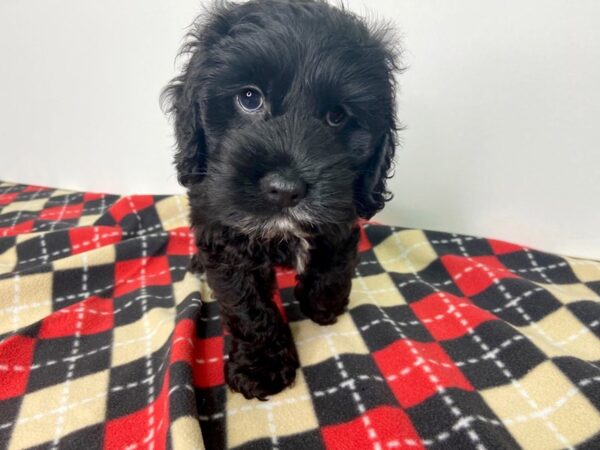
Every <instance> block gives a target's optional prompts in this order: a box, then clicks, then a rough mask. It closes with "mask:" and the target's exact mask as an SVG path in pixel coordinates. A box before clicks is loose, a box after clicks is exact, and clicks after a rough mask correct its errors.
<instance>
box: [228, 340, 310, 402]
mask: <svg viewBox="0 0 600 450" xmlns="http://www.w3.org/2000/svg"><path fill="white" fill-rule="evenodd" d="M236 347H237V348H234V349H232V351H231V352H230V353H229V361H228V362H227V364H226V366H225V379H226V381H227V384H228V385H229V387H230V388H231V390H233V391H235V392H239V393H240V394H242V395H243V396H244V397H246V398H247V399H251V398H257V399H259V400H262V401H265V400H267V397H268V396H269V395H273V394H277V393H278V392H281V391H282V390H283V389H285V388H286V387H288V386H290V385H291V384H292V383H293V382H294V380H295V379H296V370H297V369H298V367H299V363H298V354H297V353H296V348H295V347H294V345H293V344H292V343H290V345H289V346H287V347H284V348H279V349H274V348H269V347H263V348H260V349H256V348H251V346H250V345H238V346H236Z"/></svg>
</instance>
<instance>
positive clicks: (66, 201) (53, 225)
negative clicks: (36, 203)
mask: <svg viewBox="0 0 600 450" xmlns="http://www.w3.org/2000/svg"><path fill="white" fill-rule="evenodd" d="M73 194H74V193H73ZM73 194H66V195H65V196H64V199H63V207H62V208H61V210H60V214H59V216H58V217H57V218H56V220H53V221H52V222H50V229H49V230H48V231H54V229H55V228H56V225H58V224H59V223H60V222H61V220H62V218H63V216H64V215H65V212H67V206H69V198H70V197H71V195H73Z"/></svg>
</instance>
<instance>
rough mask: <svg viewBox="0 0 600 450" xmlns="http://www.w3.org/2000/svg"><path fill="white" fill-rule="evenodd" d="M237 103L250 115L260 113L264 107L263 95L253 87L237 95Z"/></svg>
mask: <svg viewBox="0 0 600 450" xmlns="http://www.w3.org/2000/svg"><path fill="white" fill-rule="evenodd" d="M237 102H238V104H239V105H240V107H241V108H242V109H243V110H244V111H245V112H248V113H255V112H257V111H260V110H261V109H262V107H263V105H264V99H263V95H262V93H261V92H260V91H259V90H258V89H256V88H253V87H248V88H244V90H242V92H240V93H239V94H238V95H237Z"/></svg>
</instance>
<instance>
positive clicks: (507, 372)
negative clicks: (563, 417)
mask: <svg viewBox="0 0 600 450" xmlns="http://www.w3.org/2000/svg"><path fill="white" fill-rule="evenodd" d="M454 236H455V237H456V238H457V239H459V238H458V236H457V235H454ZM459 249H460V251H461V253H462V255H463V256H464V257H466V258H467V259H468V260H469V261H471V262H473V263H476V261H474V260H473V259H472V257H471V256H470V255H469V254H468V252H467V251H466V249H465V248H464V246H463V245H462V243H461V244H460V245H459ZM481 266H482V269H483V270H484V271H485V272H486V274H487V275H488V276H489V277H490V279H491V280H492V282H493V284H494V285H495V286H496V287H497V288H498V290H499V291H500V292H501V293H502V295H503V296H504V298H505V299H506V300H508V301H511V300H513V298H512V295H511V294H510V293H509V292H508V291H507V290H506V288H505V287H504V286H503V285H502V284H501V283H500V281H499V279H498V278H497V277H496V276H495V274H494V273H493V272H492V271H491V269H489V268H488V267H487V266H485V265H483V264H482V265H481ZM415 275H416V276H418V277H420V276H419V275H418V274H416V273H415ZM439 293H440V296H441V297H442V301H444V303H446V304H448V303H450V300H449V299H448V298H447V296H446V295H445V293H443V292H442V291H439ZM455 316H456V318H457V319H458V320H459V321H460V323H461V324H462V325H463V326H464V327H465V328H466V329H467V333H468V334H469V335H470V336H471V337H472V339H473V340H474V341H475V342H476V343H477V344H478V345H479V346H480V347H481V348H482V350H485V351H488V352H489V350H490V349H489V346H488V345H487V344H486V343H485V342H484V340H483V339H482V338H481V337H480V336H479V335H478V334H477V333H475V330H474V329H473V327H471V326H470V325H469V323H468V321H467V320H466V319H464V318H463V317H462V316H461V314H460V312H459V310H458V309H456V312H455ZM492 360H493V361H494V364H495V365H496V366H497V367H498V369H499V370H500V372H501V373H502V374H503V375H504V376H505V377H506V378H507V380H508V381H509V382H510V383H511V384H512V386H513V387H514V388H515V389H516V390H517V392H518V393H519V394H520V395H521V397H523V399H524V400H525V401H526V402H527V404H529V406H530V407H531V408H532V409H534V410H535V411H538V410H539V405H538V403H537V402H536V401H535V400H534V399H533V398H531V396H530V395H529V393H528V392H527V390H526V389H525V388H524V387H523V385H522V384H521V382H520V381H519V380H518V379H517V378H516V377H514V376H513V374H512V372H511V371H510V370H509V369H508V368H507V367H506V365H505V364H504V363H503V362H502V361H501V360H500V359H499V358H497V357H496V355H495V354H494V355H493V357H492ZM544 425H546V427H547V428H548V429H549V430H550V431H551V432H552V433H553V434H554V436H555V437H556V438H557V439H558V440H559V441H560V442H561V443H562V444H563V445H568V444H569V443H568V440H567V439H566V438H565V436H564V435H562V433H560V431H559V430H558V428H557V427H556V425H555V424H554V423H553V422H552V421H550V420H547V419H546V420H544Z"/></svg>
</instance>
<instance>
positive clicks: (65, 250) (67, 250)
mask: <svg viewBox="0 0 600 450" xmlns="http://www.w3.org/2000/svg"><path fill="white" fill-rule="evenodd" d="M99 227H100V225H96V226H93V227H92V228H94V229H97V228H99ZM111 228H114V227H111ZM58 231H63V230H58ZM43 233H45V232H43ZM43 233H40V234H43ZM143 234H144V233H140V232H139V231H132V232H130V231H125V230H121V229H119V230H118V231H113V232H110V233H106V234H101V235H94V237H93V238H92V239H89V240H86V241H83V242H81V243H80V244H75V245H73V246H72V247H70V246H69V247H66V248H63V249H60V250H55V251H53V252H52V253H50V254H49V255H48V257H49V258H53V257H54V256H59V255H62V254H63V253H70V252H72V251H73V250H78V249H79V248H81V247H88V246H91V245H92V244H95V248H103V247H107V246H110V245H116V244H119V243H121V242H123V241H118V242H111V243H109V244H106V245H99V242H98V241H99V240H100V239H105V238H110V237H116V236H134V237H136V238H138V237H141V236H142V235H143ZM145 235H146V236H147V237H167V236H169V237H192V236H193V235H192V234H191V233H186V232H181V231H179V232H175V231H161V232H157V233H148V234H145ZM68 256H74V255H68ZM42 259H45V258H44V257H43V256H36V257H34V258H30V259H25V260H21V261H19V260H17V261H16V262H15V264H29V263H31V262H35V261H38V260H42ZM6 265H7V266H8V264H6Z"/></svg>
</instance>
